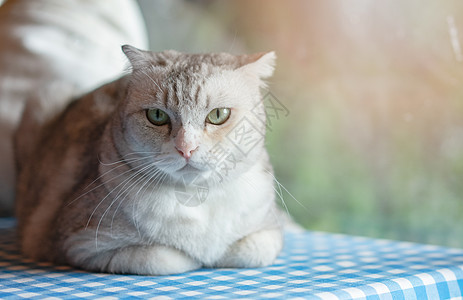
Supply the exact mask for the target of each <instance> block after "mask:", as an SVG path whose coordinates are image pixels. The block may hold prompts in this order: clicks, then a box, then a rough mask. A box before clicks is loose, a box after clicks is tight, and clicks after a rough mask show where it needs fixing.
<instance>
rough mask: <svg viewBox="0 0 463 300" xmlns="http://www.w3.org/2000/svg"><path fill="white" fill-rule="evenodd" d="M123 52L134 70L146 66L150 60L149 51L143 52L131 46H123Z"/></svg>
mask: <svg viewBox="0 0 463 300" xmlns="http://www.w3.org/2000/svg"><path fill="white" fill-rule="evenodd" d="M122 52H124V54H125V56H127V58H128V59H129V61H130V64H131V65H132V68H133V69H134V70H135V69H139V68H142V67H143V66H146V64H147V63H148V62H149V60H150V55H149V52H148V51H143V50H140V49H138V48H135V47H133V46H130V45H124V46H122Z"/></svg>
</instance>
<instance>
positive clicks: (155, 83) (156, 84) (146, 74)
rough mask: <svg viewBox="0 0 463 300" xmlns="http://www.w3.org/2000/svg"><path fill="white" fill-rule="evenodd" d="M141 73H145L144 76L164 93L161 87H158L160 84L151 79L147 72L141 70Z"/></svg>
mask: <svg viewBox="0 0 463 300" xmlns="http://www.w3.org/2000/svg"><path fill="white" fill-rule="evenodd" d="M140 72H142V73H143V75H145V76H147V77H148V78H149V79H150V80H151V82H152V83H154V85H155V86H157V88H158V89H159V91H162V89H161V87H160V86H159V85H158V83H157V82H156V81H155V80H154V79H153V77H151V76H150V75H149V74H148V73H146V72H145V70H143V69H141V70H140Z"/></svg>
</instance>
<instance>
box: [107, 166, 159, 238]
mask: <svg viewBox="0 0 463 300" xmlns="http://www.w3.org/2000/svg"><path fill="white" fill-rule="evenodd" d="M159 173H161V170H159V169H156V170H155V171H154V172H152V173H147V174H144V175H143V176H142V177H141V178H140V179H139V180H138V181H137V184H138V183H140V182H141V181H142V180H145V179H146V178H148V179H146V180H145V181H144V182H143V184H142V185H141V186H140V187H139V189H138V191H137V192H136V193H135V194H134V196H133V197H132V220H133V222H134V226H135V227H136V228H137V230H138V233H139V234H140V232H139V228H138V225H137V224H136V221H135V218H134V215H135V211H134V207H135V205H134V204H135V202H138V201H139V193H140V191H141V190H142V189H143V188H144V187H145V186H146V185H147V184H148V183H149V182H150V181H151V180H152V179H153V178H154V179H156V177H158V175H159ZM132 190H133V188H132ZM121 204H122V201H121V203H120V204H119V205H118V207H117V208H116V211H115V212H114V215H113V219H114V216H115V214H116V212H117V210H118V209H119V206H120V205H121ZM111 226H112V221H111Z"/></svg>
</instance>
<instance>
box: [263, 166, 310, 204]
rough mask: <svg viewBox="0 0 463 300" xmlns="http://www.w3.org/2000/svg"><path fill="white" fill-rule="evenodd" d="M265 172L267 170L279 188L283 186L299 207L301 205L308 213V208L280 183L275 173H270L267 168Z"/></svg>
mask: <svg viewBox="0 0 463 300" xmlns="http://www.w3.org/2000/svg"><path fill="white" fill-rule="evenodd" d="M265 172H267V173H268V174H270V175H271V176H272V177H273V180H274V181H275V183H276V184H277V185H278V186H279V188H283V190H284V191H285V192H286V193H287V194H288V195H289V196H290V197H291V198H292V199H293V200H294V201H296V202H297V203H298V204H299V205H300V206H301V207H303V208H304V209H305V210H306V211H307V212H308V213H310V210H309V209H308V208H307V207H306V206H305V205H304V204H302V202H300V201H299V200H297V199H296V197H294V196H293V194H291V193H290V192H289V191H288V189H286V188H285V186H284V185H282V184H281V183H280V182H279V181H278V179H276V177H275V175H273V174H272V172H270V171H269V170H265Z"/></svg>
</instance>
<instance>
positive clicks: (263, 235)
mask: <svg viewBox="0 0 463 300" xmlns="http://www.w3.org/2000/svg"><path fill="white" fill-rule="evenodd" d="M282 246H283V236H282V232H281V231H280V230H277V229H273V230H262V231H258V232H255V233H252V234H250V235H248V236H246V237H244V238H242V239H241V240H239V241H237V242H235V243H234V244H232V245H231V246H230V248H229V249H228V251H227V252H226V253H225V254H224V255H223V256H222V258H221V259H220V260H219V261H218V262H216V264H215V267H220V268H257V267H265V266H268V265H271V264H272V263H273V262H274V261H275V259H276V257H277V256H278V254H279V253H280V251H281V248H282Z"/></svg>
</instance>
